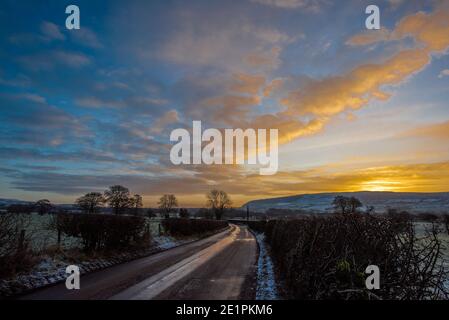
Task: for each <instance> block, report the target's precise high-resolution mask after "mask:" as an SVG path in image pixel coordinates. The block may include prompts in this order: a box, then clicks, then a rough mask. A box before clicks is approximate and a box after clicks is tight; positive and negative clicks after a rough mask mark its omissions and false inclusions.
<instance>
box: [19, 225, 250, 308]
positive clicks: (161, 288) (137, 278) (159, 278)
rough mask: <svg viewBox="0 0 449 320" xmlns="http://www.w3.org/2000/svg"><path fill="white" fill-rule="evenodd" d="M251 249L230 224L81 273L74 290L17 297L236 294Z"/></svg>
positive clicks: (246, 235)
mask: <svg viewBox="0 0 449 320" xmlns="http://www.w3.org/2000/svg"><path fill="white" fill-rule="evenodd" d="M256 253H257V242H256V240H255V239H254V237H253V235H252V234H251V233H250V232H249V231H248V229H247V228H246V227H244V226H237V225H232V226H231V228H230V229H229V230H226V231H224V232H221V233H219V234H216V235H213V236H211V237H208V238H205V239H202V240H199V241H195V242H193V243H190V244H187V245H183V246H180V247H177V248H173V249H170V250H167V251H164V252H161V253H158V254H154V255H151V256H149V257H146V258H141V259H137V260H134V261H131V262H127V263H123V264H120V265H117V266H113V267H111V268H107V269H105V270H101V271H97V272H94V273H90V274H86V275H83V276H81V289H80V290H67V289H66V287H65V284H64V283H60V284H58V285H55V286H51V287H48V288H44V289H41V290H38V291H36V292H33V293H30V294H28V295H24V296H21V297H19V299H25V300H43V299H45V300H47V299H56V300H70V299H78V300H79V299H82V300H87V299H114V300H150V299H161V300H162V299H189V300H196V299H210V300H216V299H238V298H239V296H240V294H241V292H242V289H244V288H243V286H244V281H245V278H246V277H247V275H249V274H250V273H251V272H252V271H253V268H254V264H255V262H256Z"/></svg>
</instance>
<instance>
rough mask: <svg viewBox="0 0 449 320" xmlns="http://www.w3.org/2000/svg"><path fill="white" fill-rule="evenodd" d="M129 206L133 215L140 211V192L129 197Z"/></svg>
mask: <svg viewBox="0 0 449 320" xmlns="http://www.w3.org/2000/svg"><path fill="white" fill-rule="evenodd" d="M131 206H132V212H133V214H134V215H138V214H139V212H140V209H142V206H143V204H142V196H141V195H140V194H135V195H134V196H133V197H132V198H131Z"/></svg>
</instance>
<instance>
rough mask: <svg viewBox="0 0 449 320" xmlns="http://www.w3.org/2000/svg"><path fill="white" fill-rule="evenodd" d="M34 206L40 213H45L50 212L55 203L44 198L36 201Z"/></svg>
mask: <svg viewBox="0 0 449 320" xmlns="http://www.w3.org/2000/svg"><path fill="white" fill-rule="evenodd" d="M34 208H35V209H36V210H37V212H38V213H39V214H40V215H44V214H47V213H49V212H50V210H51V209H52V208H53V205H52V204H51V202H50V200H47V199H42V200H38V201H36V203H35V204H34Z"/></svg>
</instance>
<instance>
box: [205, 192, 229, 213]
mask: <svg viewBox="0 0 449 320" xmlns="http://www.w3.org/2000/svg"><path fill="white" fill-rule="evenodd" d="M206 198H207V204H206V205H207V207H208V208H210V209H212V211H213V212H214V214H215V218H216V219H217V220H221V219H222V218H223V215H224V212H225V210H226V209H228V208H230V207H231V205H232V201H231V199H230V198H229V196H228V194H227V193H226V192H224V191H222V190H212V191H210V192H209V193H208V194H206Z"/></svg>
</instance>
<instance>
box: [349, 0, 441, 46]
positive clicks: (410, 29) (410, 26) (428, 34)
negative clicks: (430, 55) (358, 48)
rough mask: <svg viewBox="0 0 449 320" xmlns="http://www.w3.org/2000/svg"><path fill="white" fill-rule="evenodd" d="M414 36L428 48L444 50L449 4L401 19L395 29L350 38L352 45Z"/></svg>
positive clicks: (367, 32) (370, 32)
mask: <svg viewBox="0 0 449 320" xmlns="http://www.w3.org/2000/svg"><path fill="white" fill-rule="evenodd" d="M407 37H412V38H413V39H415V41H417V42H418V43H420V44H422V45H424V46H425V48H426V49H428V50H430V51H435V52H442V51H445V50H446V49H447V46H448V42H449V41H448V39H449V5H447V3H446V4H444V3H443V4H440V5H439V6H438V7H437V8H436V9H435V11H434V12H432V13H425V12H418V13H415V14H412V15H409V16H406V17H405V18H403V19H401V21H399V23H398V24H397V25H396V27H395V28H394V30H392V31H388V30H386V29H382V30H380V31H377V30H376V31H373V30H371V31H365V32H363V33H361V34H358V35H355V36H353V37H351V38H350V39H349V40H348V42H347V43H348V44H351V45H369V44H374V43H378V42H382V41H397V40H401V39H404V38H407Z"/></svg>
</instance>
